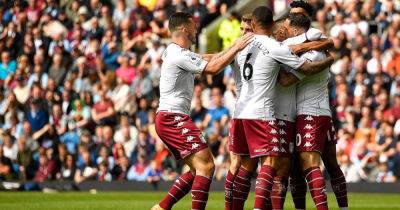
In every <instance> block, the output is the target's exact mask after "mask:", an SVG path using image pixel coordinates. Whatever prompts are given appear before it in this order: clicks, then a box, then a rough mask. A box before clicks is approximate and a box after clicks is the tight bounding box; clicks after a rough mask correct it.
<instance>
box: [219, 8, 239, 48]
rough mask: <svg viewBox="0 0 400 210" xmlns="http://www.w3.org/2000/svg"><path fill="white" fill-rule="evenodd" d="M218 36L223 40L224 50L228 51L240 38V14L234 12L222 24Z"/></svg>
mask: <svg viewBox="0 0 400 210" xmlns="http://www.w3.org/2000/svg"><path fill="white" fill-rule="evenodd" d="M218 36H219V37H220V38H221V39H222V49H227V48H228V47H230V46H231V45H232V43H233V42H234V41H235V40H236V39H237V38H238V37H239V36H240V21H239V18H238V14H237V13H236V12H233V13H232V14H231V15H230V16H229V18H228V19H225V20H223V21H222V22H221V25H220V26H219V28H218Z"/></svg>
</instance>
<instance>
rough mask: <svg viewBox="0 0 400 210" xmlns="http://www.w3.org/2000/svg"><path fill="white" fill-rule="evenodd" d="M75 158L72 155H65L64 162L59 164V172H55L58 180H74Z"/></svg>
mask: <svg viewBox="0 0 400 210" xmlns="http://www.w3.org/2000/svg"><path fill="white" fill-rule="evenodd" d="M75 170H76V168H75V159H74V156H72V155H67V156H66V160H65V162H64V163H63V164H62V166H61V170H60V173H58V174H57V179H59V180H68V181H72V180H74V175H75Z"/></svg>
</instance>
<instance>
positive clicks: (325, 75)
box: [296, 51, 331, 116]
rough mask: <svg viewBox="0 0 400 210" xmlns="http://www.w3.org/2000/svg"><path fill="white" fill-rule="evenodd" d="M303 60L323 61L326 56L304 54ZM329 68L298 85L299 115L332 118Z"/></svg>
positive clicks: (310, 52) (316, 53)
mask: <svg viewBox="0 0 400 210" xmlns="http://www.w3.org/2000/svg"><path fill="white" fill-rule="evenodd" d="M301 57H302V58H304V59H307V60H310V61H321V60H323V59H325V58H326V54H325V53H323V52H319V51H309V52H307V53H304V54H303V55H302V56H301ZM328 82H329V68H327V69H325V70H323V71H322V72H320V73H318V74H315V75H312V76H307V77H305V78H304V79H302V80H301V81H300V82H299V83H298V84H297V95H296V102H297V105H296V106H297V115H312V116H321V115H322V116H331V110H330V107H329V94H328Z"/></svg>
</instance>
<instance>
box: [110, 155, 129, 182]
mask: <svg viewBox="0 0 400 210" xmlns="http://www.w3.org/2000/svg"><path fill="white" fill-rule="evenodd" d="M128 170H129V160H128V158H127V157H125V156H122V157H120V158H118V160H117V163H116V164H115V166H114V168H113V169H112V170H111V174H112V176H113V180H119V181H121V180H126V178H127V176H128V173H129V172H128ZM129 180H130V179H129Z"/></svg>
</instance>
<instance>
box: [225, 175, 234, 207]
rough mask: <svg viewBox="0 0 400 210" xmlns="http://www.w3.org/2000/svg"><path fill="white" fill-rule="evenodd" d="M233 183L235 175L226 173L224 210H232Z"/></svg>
mask: <svg viewBox="0 0 400 210" xmlns="http://www.w3.org/2000/svg"><path fill="white" fill-rule="evenodd" d="M234 181H235V175H233V174H232V173H231V171H228V174H227V175H226V179H225V210H232V203H233V182H234Z"/></svg>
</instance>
